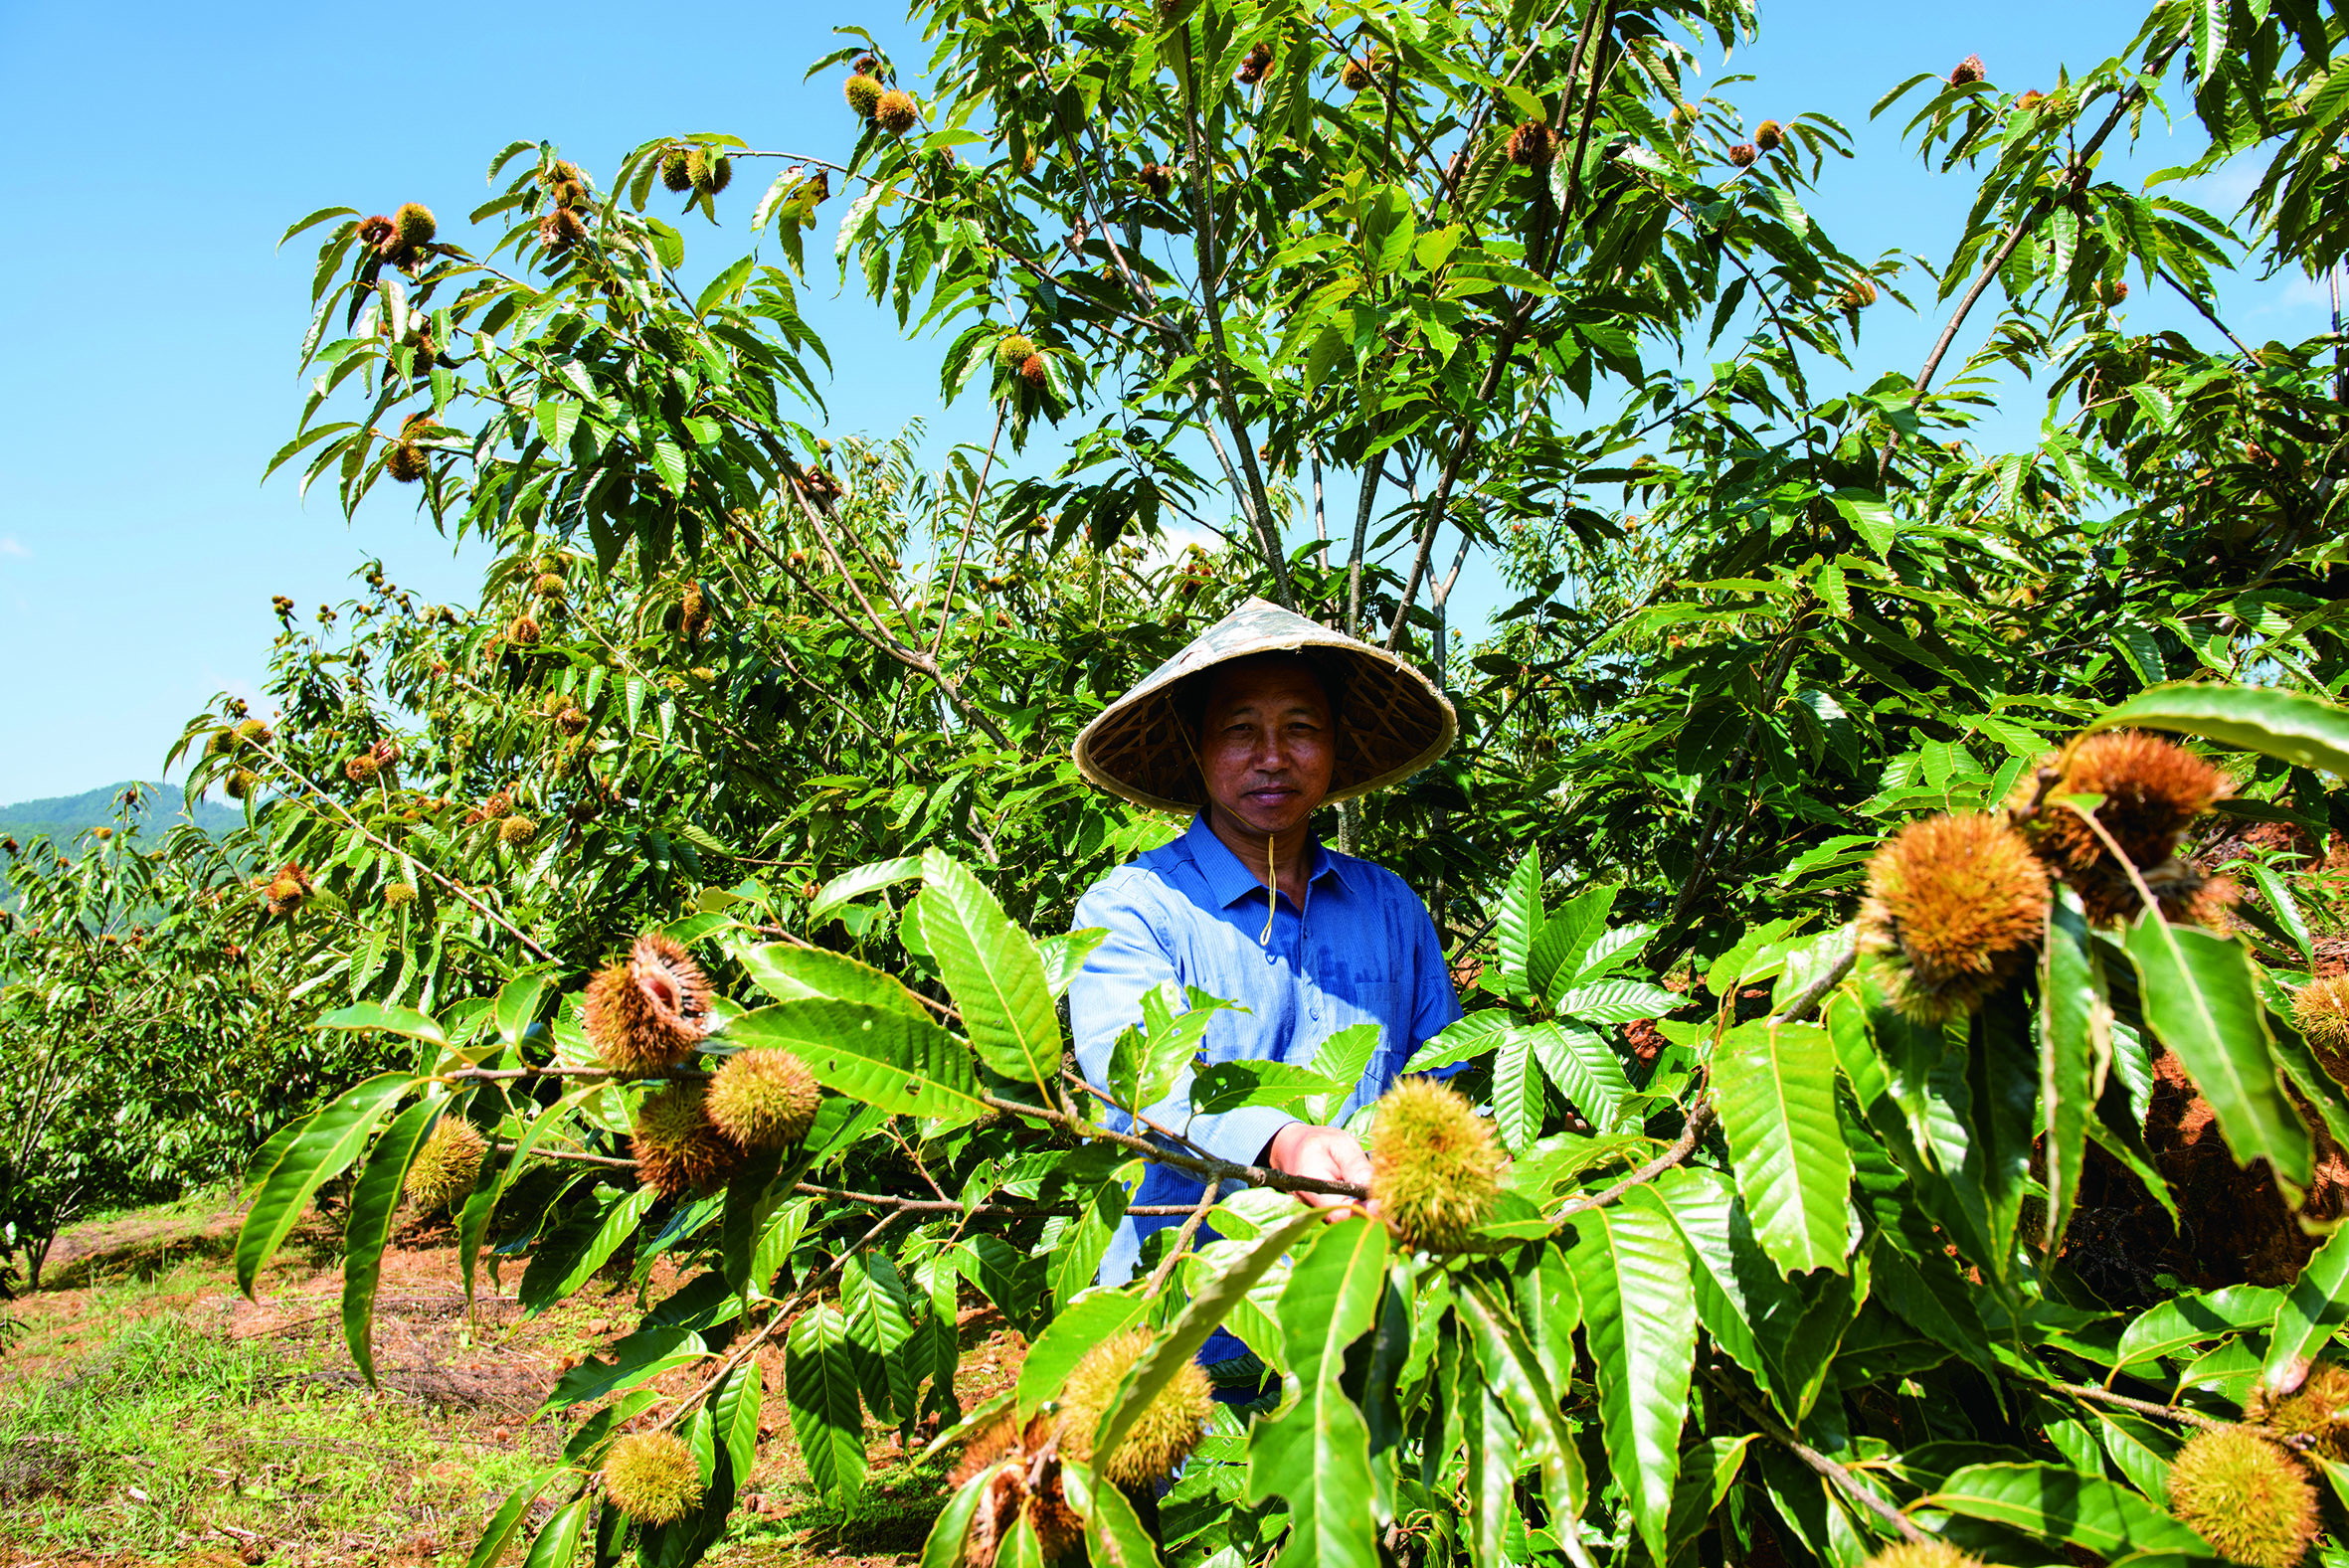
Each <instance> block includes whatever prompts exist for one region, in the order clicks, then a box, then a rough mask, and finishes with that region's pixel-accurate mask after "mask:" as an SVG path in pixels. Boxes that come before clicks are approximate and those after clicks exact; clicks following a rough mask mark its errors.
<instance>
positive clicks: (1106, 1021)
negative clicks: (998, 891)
mask: <svg viewBox="0 0 2349 1568" xmlns="http://www.w3.org/2000/svg"><path fill="white" fill-rule="evenodd" d="M1139 891H1140V890H1139V889H1137V888H1135V887H1134V886H1133V884H1132V883H1131V882H1130V881H1129V880H1128V879H1126V878H1122V877H1118V876H1115V875H1112V876H1110V877H1107V878H1105V879H1103V880H1102V881H1101V882H1098V883H1096V884H1094V886H1093V887H1092V889H1091V890H1090V891H1088V892H1087V893H1086V894H1085V896H1084V897H1083V898H1081V899H1079V900H1078V901H1077V911H1076V917H1075V919H1074V920H1073V921H1072V922H1071V927H1070V929H1072V930H1075V931H1083V930H1086V929H1087V928H1090V927H1099V928H1101V929H1103V930H1105V931H1107V932H1108V933H1109V935H1108V936H1107V937H1105V938H1103V939H1102V942H1101V945H1100V946H1099V947H1097V948H1095V949H1094V950H1093V951H1092V953H1091V954H1089V955H1087V956H1086V958H1085V966H1084V968H1082V969H1081V970H1079V971H1078V973H1077V977H1076V979H1075V980H1074V981H1072V982H1071V983H1070V985H1069V988H1068V1019H1069V1032H1070V1034H1071V1035H1072V1036H1073V1037H1074V1041H1073V1043H1074V1045H1075V1047H1076V1053H1077V1065H1078V1066H1080V1067H1082V1068H1083V1069H1084V1072H1085V1078H1086V1081H1087V1082H1089V1083H1094V1084H1100V1085H1103V1086H1104V1087H1106V1086H1107V1084H1108V1082H1109V1059H1110V1054H1111V1052H1113V1051H1114V1050H1115V1049H1116V1048H1117V1043H1118V1036H1119V1035H1120V1034H1122V1033H1124V1032H1125V1030H1126V1029H1128V1028H1129V1027H1132V1026H1134V1025H1137V1024H1139V1023H1141V1022H1142V998H1143V996H1144V995H1145V994H1146V993H1147V992H1149V991H1151V990H1154V989H1156V988H1157V987H1158V986H1160V985H1164V984H1167V983H1169V982H1174V984H1175V985H1177V986H1179V985H1180V984H1181V982H1182V976H1181V974H1180V973H1179V972H1178V971H1177V970H1176V967H1175V963H1174V954H1173V953H1172V952H1171V951H1170V950H1169V947H1168V944H1167V942H1166V940H1165V938H1164V937H1162V936H1161V935H1160V933H1159V932H1158V930H1157V929H1156V928H1154V927H1153V925H1152V924H1151V921H1150V919H1149V916H1148V914H1147V912H1146V911H1145V910H1144V909H1143V908H1142V907H1141V906H1140V904H1139V902H1138V901H1137V899H1136V898H1135V896H1134V895H1135V893H1136V892H1139ZM1210 1054H1212V1053H1210ZM1190 1081H1191V1075H1190V1074H1189V1073H1188V1072H1185V1073H1184V1074H1183V1075H1182V1077H1181V1080H1180V1081H1179V1082H1177V1083H1176V1084H1175V1086H1174V1092H1173V1093H1171V1094H1169V1095H1168V1096H1167V1098H1166V1099H1164V1100H1162V1101H1160V1102H1159V1103H1158V1104H1157V1105H1155V1106H1146V1107H1144V1108H1143V1110H1144V1114H1145V1115H1147V1116H1148V1117H1149V1118H1150V1119H1151V1120H1152V1121H1153V1122H1156V1123H1158V1124H1159V1125H1160V1126H1161V1127H1165V1128H1172V1129H1174V1130H1175V1131H1177V1132H1181V1133H1183V1134H1184V1135H1185V1136H1187V1137H1188V1138H1189V1139H1190V1140H1191V1141H1192V1142H1194V1143H1196V1144H1198V1145H1199V1147H1201V1148H1203V1149H1205V1150H1206V1151H1207V1152H1208V1153H1210V1154H1213V1155H1214V1156H1215V1157H1217V1158H1218V1159H1228V1160H1230V1161H1231V1162H1232V1163H1234V1164H1238V1165H1252V1164H1254V1163H1256V1156H1257V1155H1258V1154H1260V1153H1262V1152H1263V1151H1264V1145H1265V1144H1267V1143H1269V1142H1271V1141H1272V1136H1273V1134H1274V1133H1275V1132H1279V1131H1280V1130H1281V1129H1282V1128H1285V1127H1287V1126H1288V1125H1289V1124H1290V1123H1292V1122H1294V1121H1296V1120H1297V1118H1296V1117H1295V1116H1294V1115H1292V1114H1291V1113H1289V1112H1287V1111H1284V1110H1282V1109H1281V1108H1280V1107H1278V1106H1246V1107H1243V1108H1241V1109H1240V1110H1237V1111H1226V1112H1223V1113H1221V1114H1220V1115H1216V1116H1197V1117H1194V1116H1192V1115H1191V1114H1190ZM1111 1117H1112V1118H1113V1121H1114V1123H1115V1124H1116V1125H1117V1126H1118V1130H1119V1131H1121V1132H1124V1131H1130V1130H1131V1127H1132V1123H1131V1122H1130V1121H1129V1120H1128V1119H1127V1118H1125V1117H1124V1116H1123V1115H1121V1114H1120V1113H1117V1112H1114V1111H1113V1112H1112V1113H1111Z"/></svg>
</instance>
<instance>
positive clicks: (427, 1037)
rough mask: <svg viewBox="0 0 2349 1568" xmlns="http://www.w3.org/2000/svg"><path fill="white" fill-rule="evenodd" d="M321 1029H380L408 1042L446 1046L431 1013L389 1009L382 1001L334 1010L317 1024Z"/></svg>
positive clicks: (446, 1036)
mask: <svg viewBox="0 0 2349 1568" xmlns="http://www.w3.org/2000/svg"><path fill="white" fill-rule="evenodd" d="M317 1027H318V1028H321V1029H353V1030H358V1029H381V1030H383V1031H384V1032H385V1033H386V1034H398V1035H405V1036H407V1037H408V1038H409V1039H411V1040H422V1041H424V1042H425V1043H426V1044H427V1045H437V1046H441V1047H443V1048H444V1049H445V1048H447V1046H448V1044H449V1034H448V1031H446V1030H444V1029H443V1028H442V1027H441V1021H440V1020H439V1019H437V1018H435V1017H434V1016H433V1015H432V1014H431V1013H425V1012H418V1011H417V1010H416V1009H415V1008H413V1007H389V1006H386V1005H384V1004H383V1003H382V1002H354V1003H352V1004H351V1005H350V1006H348V1007H337V1008H335V1009H334V1011H332V1012H330V1013H328V1014H326V1015H325V1016H324V1017H323V1018H320V1019H319V1020H318V1022H317Z"/></svg>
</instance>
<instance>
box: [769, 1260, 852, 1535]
mask: <svg viewBox="0 0 2349 1568" xmlns="http://www.w3.org/2000/svg"><path fill="white" fill-rule="evenodd" d="M846 1339H847V1325H846V1323H845V1322H843V1321H842V1319H841V1317H840V1314H839V1313H838V1312H837V1311H834V1310H833V1309H832V1308H831V1307H813V1308H812V1309H810V1310H809V1311H807V1312H805V1313H803V1314H802V1315H801V1317H800V1319H799V1321H797V1322H795V1323H793V1324H792V1327H791V1333H790V1336H789V1337H788V1338H787V1339H786V1340H785V1341H784V1354H783V1378H784V1383H783V1392H784V1403H785V1405H786V1406H787V1407H788V1408H789V1409H790V1411H791V1418H792V1433H793V1435H794V1436H796V1437H797V1438H798V1439H799V1440H800V1453H801V1455H802V1457H803V1459H804V1460H805V1461H806V1463H807V1466H808V1479H809V1480H810V1481H813V1482H814V1484H815V1489H816V1490H817V1491H819V1492H823V1493H825V1494H827V1495H829V1496H831V1497H832V1498H834V1499H835V1500H836V1501H838V1502H839V1504H840V1505H841V1506H843V1507H853V1506H855V1504H856V1500H857V1498H858V1497H860V1496H861V1495H862V1494H863V1491H864V1472H865V1466H864V1415H863V1411H862V1409H861V1405H860V1401H859V1398H858V1394H857V1387H856V1368H855V1365H854V1363H853V1362H852V1360H851V1359H850V1357H849V1355H848V1349H847V1344H846Z"/></svg>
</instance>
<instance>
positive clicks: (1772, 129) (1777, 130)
mask: <svg viewBox="0 0 2349 1568" xmlns="http://www.w3.org/2000/svg"><path fill="white" fill-rule="evenodd" d="M1785 141H1786V127H1785V126H1783V125H1781V124H1779V123H1778V122H1777V121H1776V120H1774V119H1765V120H1763V121H1762V122H1761V123H1760V124H1759V125H1756V126H1754V127H1753V144H1754V145H1755V146H1756V147H1758V148H1760V149H1761V150H1762V151H1764V152H1776V151H1777V150H1778V148H1779V147H1780V146H1782V145H1783V144H1784V143H1785Z"/></svg>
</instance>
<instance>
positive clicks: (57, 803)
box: [0, 779, 244, 847]
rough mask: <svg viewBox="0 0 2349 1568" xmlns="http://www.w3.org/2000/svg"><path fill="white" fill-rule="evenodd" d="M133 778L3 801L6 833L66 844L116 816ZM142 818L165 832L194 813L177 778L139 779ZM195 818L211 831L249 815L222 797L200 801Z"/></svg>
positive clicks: (0, 811) (144, 825) (148, 828)
mask: <svg viewBox="0 0 2349 1568" xmlns="http://www.w3.org/2000/svg"><path fill="white" fill-rule="evenodd" d="M132 783H133V781H131V780H128V779H125V780H123V781H122V782H121V783H119V784H105V785H103V786H101V787H99V788H96V789H89V790H85V791H84V792H82V793H81V794H67V795H53V796H51V797H49V798H48V799H45V800H20V801H18V802H17V803H16V804H14V805H0V834H5V835H7V836H8V837H11V838H15V839H17V840H19V841H20V842H21V841H28V840H30V839H31V838H33V837H34V835H36V834H40V833H47V834H48V835H49V836H50V837H51V838H53V839H55V840H57V842H58V844H59V845H60V846H61V847H63V846H64V845H66V844H67V843H68V842H69V841H70V840H71V839H72V838H73V836H74V835H75V834H76V833H79V832H81V831H82V830H83V829H84V828H88V827H96V826H98V825H99V824H100V823H107V822H111V821H113V820H114V802H115V801H116V800H117V799H119V798H120V797H121V794H122V791H123V790H125V789H127V788H129V787H130V786H131V784H132ZM138 787H139V791H140V796H141V799H140V805H139V823H140V827H141V830H142V831H144V832H146V833H149V834H155V835H160V834H161V833H162V832H163V831H164V830H165V829H167V828H169V827H170V826H171V825H172V823H173V822H175V821H178V820H181V819H183V818H186V817H187V816H188V815H189V813H188V812H187V811H186V809H185V808H184V806H183V804H182V801H181V792H180V788H179V786H178V785H177V784H145V783H142V784H139V786H138ZM193 820H194V821H195V823H196V825H197V826H198V827H201V828H203V829H205V830H206V831H207V832H214V833H218V832H226V831H227V830H228V829H230V828H232V827H234V826H236V825H237V824H238V823H239V822H241V821H243V820H244V813H243V812H242V811H240V810H238V809H237V808H236V807H235V806H233V805H225V804H223V803H222V802H220V801H218V800H200V801H198V802H197V803H196V807H195V811H194V814H193Z"/></svg>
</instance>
